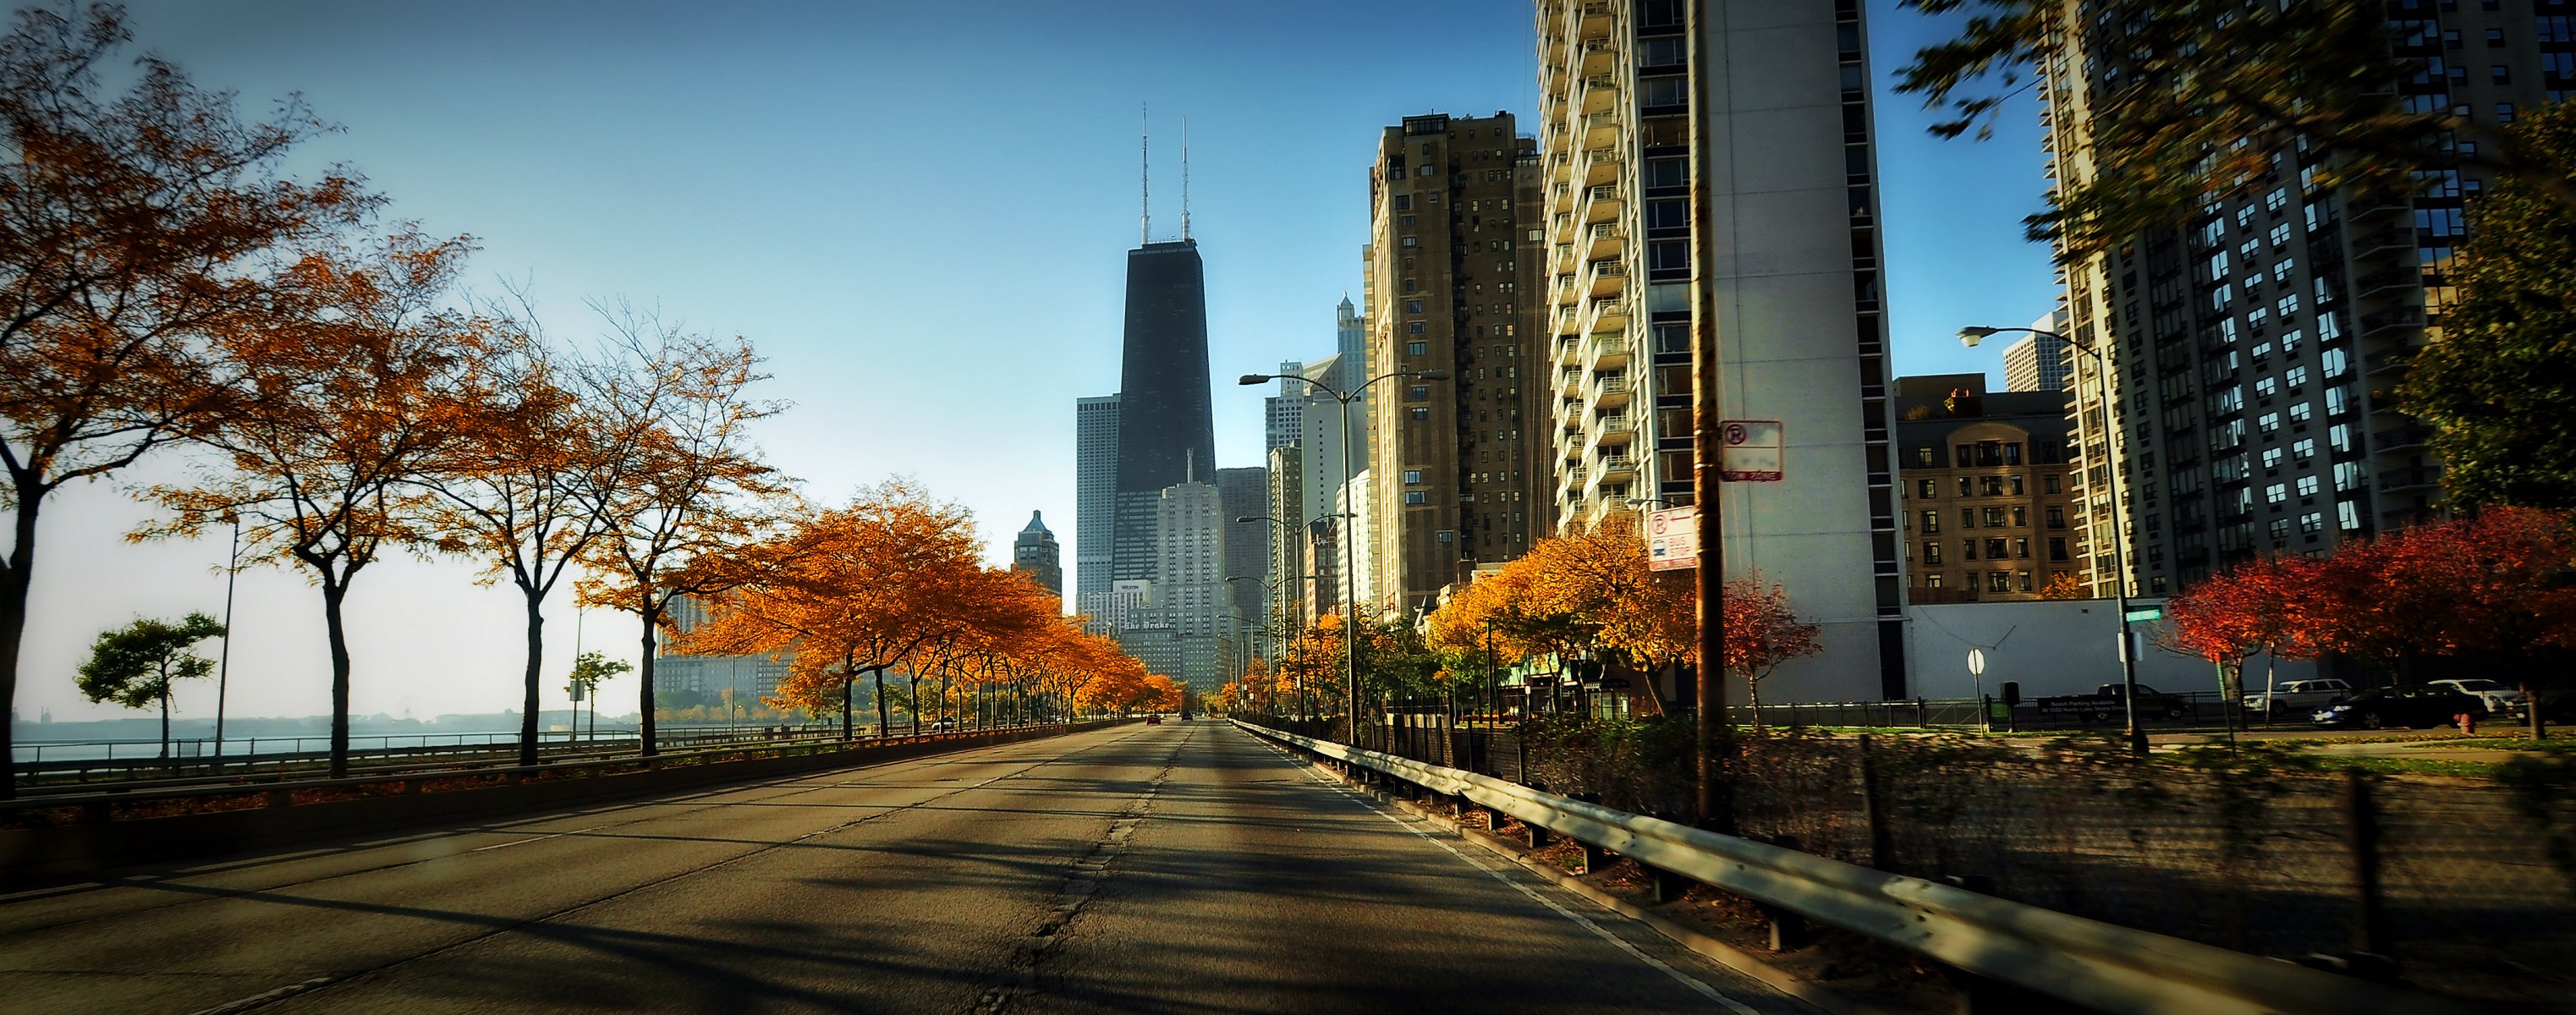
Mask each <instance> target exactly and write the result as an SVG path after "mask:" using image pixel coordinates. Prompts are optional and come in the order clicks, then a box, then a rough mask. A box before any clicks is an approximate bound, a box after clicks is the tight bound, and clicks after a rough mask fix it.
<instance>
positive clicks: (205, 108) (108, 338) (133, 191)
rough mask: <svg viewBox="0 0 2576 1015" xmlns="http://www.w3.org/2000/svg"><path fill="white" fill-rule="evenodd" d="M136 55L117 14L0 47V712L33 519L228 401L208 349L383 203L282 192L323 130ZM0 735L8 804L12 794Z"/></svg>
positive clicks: (30, 30)
mask: <svg viewBox="0 0 2576 1015" xmlns="http://www.w3.org/2000/svg"><path fill="white" fill-rule="evenodd" d="M132 42H133V35H132V33H131V32H130V31H128V30H127V28H126V25H125V12H124V10H123V9H122V8H121V7H118V6H117V5H114V4H106V3H100V4H83V5H72V4H59V5H39V6H31V7H27V8H25V9H23V10H20V11H18V12H17V14H16V15H15V23H14V25H12V26H11V27H10V29H9V31H8V32H7V34H6V35H5V36H0V133H5V135H6V136H5V138H0V468H5V469H6V472H7V475H6V482H5V483H0V509H5V510H6V511H7V512H8V513H9V515H10V521H11V523H12V524H11V525H10V537H9V539H8V541H7V555H6V557H5V558H0V704H6V703H9V702H14V701H15V700H16V698H17V688H18V654H19V650H20V646H21V644H22V639H23V638H24V635H25V631H26V624H27V607H28V596H29V594H30V590H31V589H32V587H33V585H32V583H33V581H34V576H35V566H36V553H37V525H36V522H37V515H38V513H39V512H40V511H41V510H42V509H43V507H44V503H45V500H46V498H48V497H51V496H52V495H53V494H54V492H55V491H57V490H60V489H62V488H63V487H64V486H66V485H68V484H71V483H75V482H82V481H87V480H93V479H98V478H102V477H106V476H109V475H112V474H114V473H116V472H118V471H119V470H122V469H124V468H125V467H126V466H129V465H132V464H133V463H134V462H135V461H137V460H139V459H141V458H142V457H144V456H145V455H147V454H149V453H150V452H151V451H152V450H153V449H155V448H158V447H161V446H164V445H166V444H168V443H169V442H171V441H172V440H174V439H176V438H178V437H180V436H181V435H183V434H185V433H187V432H189V431H191V430H193V429H196V428H199V427H202V426H205V425H207V424H208V422H209V421H210V420H211V419H212V418H214V417H215V416H217V415H219V414H220V413H221V412H222V411H223V409H224V408H225V407H226V405H227V404H228V403H227V402H226V401H225V399H224V398H223V397H222V394H223V392H222V389H223V387H224V385H223V384H222V383H221V382H222V380H223V372H222V368H223V360H222V358H221V357H220V356H217V355H214V354H213V352H212V350H211V349H209V348H208V343H207V341H206V338H207V336H208V335H210V334H213V333H215V332H217V331H219V330H224V329H228V328H238V327H242V326H244V325H243V322H244V320H245V319H249V318H256V317H258V316H259V315H261V314H264V313H266V312H268V308H269V303H270V300H269V299H268V295H267V294H266V292H265V290H266V289H267V287H268V286H267V275H268V274H269V265H268V264H267V263H266V262H267V261H268V260H269V259H270V258H271V257H272V256H273V255H275V254H276V252H277V251H279V250H281V249H285V248H287V247H289V246H291V245H292V244H293V243H294V242H295V241H296V240H298V239H299V238H304V237H310V236H313V235H316V234H319V233H323V232H327V231H329V230H331V229H334V228H338V227H343V226H346V225H349V224H351V223H353V222H355V221H356V220H357V219H358V217H359V216H361V215H362V214H364V212H365V211H366V210H367V209H368V208H370V207H372V206H374V204H375V203H376V201H375V199H374V198H372V197H370V196H368V195H366V194H365V193H364V192H363V191H361V190H360V188H359V187H358V186H357V185H356V184H355V183H354V182H353V181H352V180H351V179H349V178H348V177H346V176H343V175H340V174H338V173H326V174H325V175H323V176H321V177H319V178H317V179H315V180H313V181H312V182H309V183H302V182H296V181H294V180H292V179H288V178H285V177H282V176H280V175H278V170H279V168H280V166H281V165H282V164H283V162H284V161H285V159H286V157H287V155H288V153H289V151H290V150H291V149H293V148H294V147H295V146H296V145H297V144H298V143H300V142H302V141H303V140H304V139H306V138H308V137H311V136H313V135H314V134H317V133H321V132H323V131H326V130H328V129H329V127H328V126H327V125H325V124H323V123H322V122H321V121H319V120H317V119H315V118H314V117H313V115H312V114H311V112H310V111H309V110H307V109H306V108H305V107H304V106H303V104H302V103H300V102H295V101H291V100H290V101H288V102H286V103H284V104H282V105H280V106H279V107H278V110H277V113H276V115H275V117H274V118H272V119H270V120H268V121H265V122H249V121H245V120H243V119H242V118H241V117H240V116H239V115H238V114H237V113H236V111H235V107H234V101H233V97H232V95H231V94H229V93H225V92H209V91H202V90H200V89H198V88H197V86H196V85H195V84H194V83H193V82H191V81H190V80H189V79H188V77H187V75H186V74H184V73H182V72H181V71H180V69H179V68H178V67H177V66H175V65H173V64H171V63H169V62H167V61H164V60H162V59H160V58H158V57H154V56H150V55H148V54H147V55H143V56H141V57H139V58H136V59H135V60H133V61H132V64H131V67H132V73H131V74H128V73H126V71H125V69H124V68H119V69H118V72H117V73H116V74H115V75H113V77H114V78H115V80H116V82H117V83H118V84H121V85H122V86H123V90H122V92H121V93H120V92H119V91H117V90H116V89H114V88H111V87H110V86H109V84H110V83H109V81H107V80H103V78H102V75H101V73H100V70H101V68H104V67H108V66H111V65H112V64H114V63H116V62H117V57H118V55H119V54H120V53H121V52H123V51H125V50H126V48H127V47H128V46H129V45H130V44H131V43H132ZM10 736H11V733H10V730H9V729H8V725H7V724H5V723H0V799H5V798H9V797H12V796H15V795H16V786H17V779H16V776H15V771H16V766H15V763H14V762H13V761H12V755H14V754H15V752H14V751H12V750H10V748H9V739H10Z"/></svg>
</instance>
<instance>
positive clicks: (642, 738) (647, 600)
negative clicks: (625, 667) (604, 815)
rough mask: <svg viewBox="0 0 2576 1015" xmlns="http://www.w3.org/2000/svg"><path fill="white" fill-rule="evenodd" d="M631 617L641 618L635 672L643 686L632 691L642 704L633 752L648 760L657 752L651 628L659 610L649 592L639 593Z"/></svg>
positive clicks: (656, 623)
mask: <svg viewBox="0 0 2576 1015" xmlns="http://www.w3.org/2000/svg"><path fill="white" fill-rule="evenodd" d="M635 615H636V616H638V617H641V618H643V619H644V638H643V642H644V656H643V658H641V659H639V660H637V666H636V673H637V674H638V675H639V676H640V677H641V678H642V683H643V686H642V687H640V688H638V689H637V690H636V697H637V698H638V699H639V700H640V702H641V704H642V708H641V709H639V710H638V712H639V714H638V716H637V718H636V720H635V736H636V739H637V740H638V741H639V743H638V744H637V746H636V752H637V753H638V754H640V755H641V756H643V757H647V758H649V757H652V756H653V755H655V754H658V753H661V752H660V750H659V749H658V748H657V747H656V746H655V745H654V743H653V648H654V644H653V642H654V638H653V635H654V629H655V628H656V627H659V626H660V625H661V622H662V608H661V607H659V606H655V605H654V604H653V590H652V589H649V588H647V589H645V590H644V591H643V598H642V599H641V600H639V601H638V602H637V604H636V610H635Z"/></svg>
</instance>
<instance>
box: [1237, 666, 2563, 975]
mask: <svg viewBox="0 0 2576 1015" xmlns="http://www.w3.org/2000/svg"><path fill="white" fill-rule="evenodd" d="M1280 726H1281V728H1283V729H1289V730H1290V731H1291V732H1299V733H1304V734H1306V735H1308V736H1321V737H1324V738H1327V739H1333V740H1338V741H1341V742H1344V743H1348V742H1350V739H1349V737H1348V736H1347V735H1346V733H1347V731H1346V729H1345V728H1342V727H1340V725H1339V724H1338V723H1332V724H1325V723H1310V724H1305V725H1304V727H1303V728H1301V727H1299V726H1295V725H1288V724H1280ZM1328 727H1329V728H1328ZM1690 731H1691V726H1690V723H1689V720H1688V718H1687V717H1678V718H1675V719H1669V720H1659V721H1639V722H1603V721H1574V720H1567V721H1556V722H1534V723H1526V724H1523V725H1521V726H1519V727H1514V728H1502V729H1482V728H1468V729H1458V728H1454V727H1452V726H1450V725H1449V724H1448V721H1447V720H1446V718H1445V717H1443V716H1439V715H1412V716H1405V715H1399V716H1392V717H1378V718H1376V719H1374V720H1373V721H1372V722H1369V723H1366V724H1363V726H1362V729H1361V736H1360V741H1361V743H1360V746H1363V747H1368V748H1371V749H1374V750H1381V751H1387V752H1389V753H1394V754H1400V755H1403V756H1405V757H1410V758H1414V759H1417V760H1421V761H1427V762H1431V763H1434V764H1444V765H1449V766H1451V767H1457V768H1465V769H1469V770H1471V771H1478V772H1483V773H1485V774H1489V775H1494V776H1497V777H1500V778H1507V779H1513V780H1515V781H1519V782H1524V783H1528V784H1531V785H1535V786H1540V787H1543V788H1545V789H1548V790H1550V791H1552V792H1557V793H1564V794H1568V795H1574V796H1579V797H1582V798H1586V799H1592V800H1597V801H1599V802H1601V803H1603V804H1605V805H1608V806H1611V807H1616V808H1619V809H1622V810H1627V811H1631V812H1635V813H1644V814H1656V815H1661V816H1666V817H1673V818H1676V819H1680V820H1689V819H1690V818H1691V815H1690V813H1689V811H1690V807H1691V803H1692V801H1693V799H1694V793H1693V790H1694V786H1693V784H1692V782H1691V781H1690V773H1691V771H1692V770H1693V766H1692V758H1693V754H1692V751H1693V748H1694V743H1693V741H1692V740H1691V737H1690ZM1725 766H1726V771H1727V772H1728V774H1729V789H1730V793H1729V797H1730V799H1731V800H1732V806H1733V824H1734V828H1735V831H1736V832H1737V834H1741V835H1745V836H1751V837H1760V838H1763V839H1766V840H1769V841H1773V842H1777V843H1779V844H1782V845H1787V846H1790V847H1792V848H1796V849H1801V850H1804V851H1807V852H1810V853H1814V854H1817V855H1820V856H1826V857H1831V858H1834V859H1838V860H1843V861H1846V862H1850V863H1855V864H1861V865H1864V866H1872V867H1877V868H1880V869H1883V870H1888V871H1893V872H1896V873H1901V874H1908V875H1913V876H1917V877H1924V878H1932V879H1942V880H1948V881H1950V882H1952V883H1956V884H1961V885H1965V886H1969V887H1972V888H1975V889H1977V890H1980V891H1985V892H1990V893H1992V894H1994V895H1997V896H2000V897H2002V898H2007V899H2012V900H2014V901H2018V902H2025V903H2029V904H2031V905H2036V906H2041V907H2045V908H2048V909H2053V910H2058V911H2060V912H2066V913H2073V914H2076V915H2080V916H2085V917H2090V918H2093V919H2097V920H2102V921H2105V922H2108V923H2114V924H2119V925H2121V926H2126V927H2134V928H2138V929H2141V930H2149V931H2154V932H2157V933H2162V934H2169V935H2173V936H2175V937H2181V938H2187V939H2190V940H2194V941H2201V942H2205V943H2208V944H2213V945H2218V946H2221V947H2226V948H2231V949H2236V950H2239V951H2245V952H2250V953H2254V954H2259V955H2272V956H2280V957H2284V958H2292V959H2306V958H2308V957H2310V956H2333V957H2337V958H2338V959H2340V960H2342V961H2345V962H2347V963H2358V964H2359V968H2361V969H2362V970H2364V971H2367V970H2368V969H2370V968H2371V967H2373V966H2374V965H2376V964H2379V963H2382V962H2384V963H2388V964H2390V965H2392V966H2393V969H2394V970H2395V972H2396V973H2398V974H2399V975H2402V976H2403V978H2404V979H2405V980H2406V981H2407V982H2409V983H2412V984H2414V985H2416V986H2418V987H2421V988H2424V989H2428V990H2433V991H2437V992H2440V993H2445V994H2450V995H2453V996H2457V997H2463V998H2470V999H2481V1000H2491V1001H2500V1002H2508V1003H2520V1004H2524V1005H2529V1006H2534V1007H2538V1008H2543V1009H2548V1010H2571V1011H2576V792H2571V789H2576V756H2570V755H2566V754H2538V755H2534V756H2532V757H2531V758H2529V759H2527V760H2525V761H2522V762H2517V763H2515V764H2512V765H2508V766H2506V768H2505V769H2504V770H2503V775H2502V776H2501V777H2499V778H2497V779H2455V778H2416V777H2407V778H2393V777H2382V776H2375V775H2369V774H2364V773H2360V772H2341V771H2324V770H2320V769H2318V768H2317V767H2315V766H2314V764H2313V763H2312V762H2311V761H2310V760H2309V759H2306V758H2303V757H2300V756H2298V755H2296V754H2292V753H2288V752H2284V751H2280V750H2277V749H2266V748H2262V747H2259V746H2249V747H2247V748H2245V749H2243V750H2238V751H2230V750H2226V749H2223V748H2215V747H2213V748H2195V749H2191V750H2187V751H2184V752H2179V753H2168V754H2160V755H2158V756H2156V757H2154V758H2149V759H2140V758H2136V757H2133V756H2130V755H2129V754H2127V753H2126V752H2124V751H2121V750H2118V749H2116V748H2115V747H2114V746H2113V745H2111V744H2110V743H2108V742H2107V741H2091V742H2087V741H2074V740H2066V741H2057V742H2053V743H2050V744H2047V745H2045V746H2040V747H2032V746H2029V745H2018V746H2017V745H2010V744H1998V743H1995V742H1992V741H1981V740H1972V739H1969V738H1964V737H1944V736H1877V737H1857V736H1835V735H1826V734H1816V733H1806V732H1798V731H1775V732H1771V733H1767V734H1751V735H1747V734H1741V733H1739V734H1738V736H1737V739H1736V740H1735V741H1734V749H1733V751H1732V752H1731V756H1730V757H1729V758H1728V759H1727V761H1726V763H1725Z"/></svg>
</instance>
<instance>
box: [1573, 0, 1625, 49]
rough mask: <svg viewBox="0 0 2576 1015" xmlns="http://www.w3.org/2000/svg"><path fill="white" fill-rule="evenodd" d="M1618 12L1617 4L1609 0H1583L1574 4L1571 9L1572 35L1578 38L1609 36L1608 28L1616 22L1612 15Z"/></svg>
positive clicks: (1605, 37) (1604, 37) (1602, 37)
mask: <svg viewBox="0 0 2576 1015" xmlns="http://www.w3.org/2000/svg"><path fill="white" fill-rule="evenodd" d="M1618 13H1619V5H1618V4H1616V3H1612V2H1611V0H1584V2H1581V3H1577V4H1575V5H1574V9H1573V14H1574V37H1575V38H1578V39H1607V38H1609V37H1610V29H1611V28H1612V27H1613V26H1614V25H1615V24H1616V23H1617V22H1616V20H1615V17H1614V16H1615V15H1617V14H1618Z"/></svg>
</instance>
